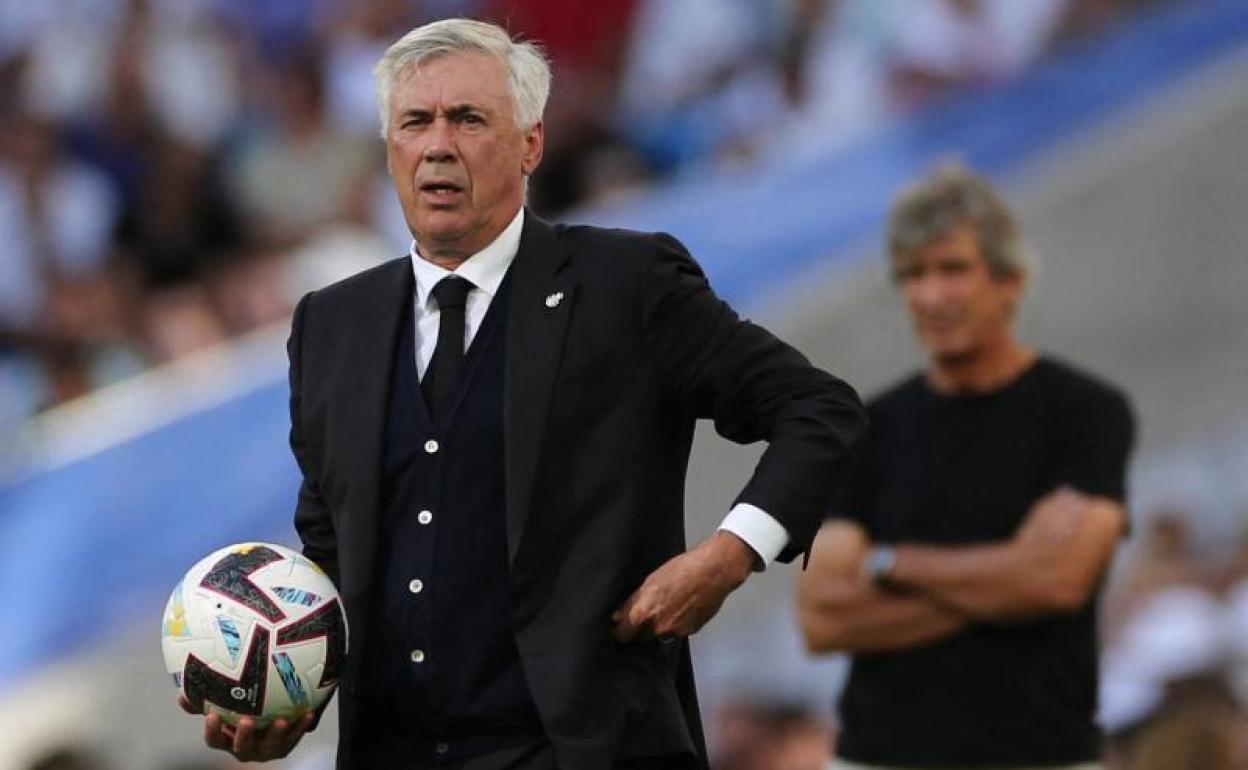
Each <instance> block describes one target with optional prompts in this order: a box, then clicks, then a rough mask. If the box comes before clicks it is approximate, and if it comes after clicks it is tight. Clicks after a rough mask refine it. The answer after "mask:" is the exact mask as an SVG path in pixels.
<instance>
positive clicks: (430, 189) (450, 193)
mask: <svg viewBox="0 0 1248 770" xmlns="http://www.w3.org/2000/svg"><path fill="white" fill-rule="evenodd" d="M417 189H419V190H420V194H421V197H423V198H425V199H427V200H429V201H431V202H433V203H449V202H451V201H452V200H454V199H455V198H456V197H458V196H459V195H461V194H462V193H463V192H464V188H463V185H460V184H457V183H455V182H452V181H451V180H449V179H431V180H428V181H425V182H421V183H420V186H419V187H418V188H417Z"/></svg>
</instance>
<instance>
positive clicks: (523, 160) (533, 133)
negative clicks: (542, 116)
mask: <svg viewBox="0 0 1248 770" xmlns="http://www.w3.org/2000/svg"><path fill="white" fill-rule="evenodd" d="M545 145H546V124H544V123H543V122H542V121H540V120H539V121H537V123H535V124H534V125H533V127H532V128H530V129H529V130H528V131H525V132H524V154H523V155H521V156H520V169H521V171H522V172H523V173H524V175H525V176H529V175H530V174H532V173H533V172H534V171H536V170H537V166H538V164H540V163H541V162H542V152H543V150H544V149H545Z"/></svg>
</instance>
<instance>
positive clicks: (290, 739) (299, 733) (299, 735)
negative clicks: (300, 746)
mask: <svg viewBox="0 0 1248 770" xmlns="http://www.w3.org/2000/svg"><path fill="white" fill-rule="evenodd" d="M314 721H316V717H315V715H314V714H313V713H312V712H311V711H309V712H308V713H306V714H304V715H303V717H302V718H301V719H299V721H297V722H295V723H294V724H293V725H291V728H290V732H289V734H287V736H286V742H287V743H288V744H289V745H290V746H291V747H293V746H294V745H295V744H297V743H298V742H299V741H301V740H302V739H303V735H304V733H306V732H307V731H308V730H311V729H312V723H313V722H314Z"/></svg>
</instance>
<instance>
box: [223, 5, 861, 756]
mask: <svg viewBox="0 0 1248 770" xmlns="http://www.w3.org/2000/svg"><path fill="white" fill-rule="evenodd" d="M375 72H376V75H377V87H378V96H379V99H380V102H381V114H382V120H383V125H384V135H385V140H386V149H387V161H388V168H389V170H390V174H391V177H392V179H393V182H394V186H395V191H396V193H397V194H398V197H399V200H400V202H401V204H402V207H403V211H404V214H405V216H406V219H407V223H408V225H409V227H410V229H411V232H412V235H413V237H414V239H415V241H414V243H413V246H412V250H411V254H410V255H409V256H405V257H402V258H400V259H396V260H392V261H391V262H389V263H387V264H384V265H382V266H380V267H378V268H374V269H372V270H369V271H366V272H364V273H361V274H359V275H357V276H354V277H352V278H350V279H347V280H346V281H343V282H340V283H338V284H335V285H333V286H330V287H328V288H325V289H322V290H320V291H317V292H313V293H312V294H310V295H308V296H307V297H305V298H304V299H303V301H302V302H301V303H300V304H299V307H298V308H297V309H296V311H295V317H294V328H293V331H292V333H291V338H290V343H289V353H290V377H291V422H292V426H291V445H292V448H293V450H294V454H295V457H296V459H297V461H298V463H299V466H300V469H301V470H302V472H303V484H302V487H301V489H300V493H299V502H298V507H297V510H296V513H295V525H296V528H297V529H298V530H299V534H300V537H301V538H302V540H303V543H304V552H305V553H306V555H307V556H308V557H309V558H311V559H313V560H314V561H316V562H317V563H318V564H320V565H321V566H323V567H324V568H325V570H326V571H327V572H328V573H329V574H330V575H331V576H332V577H333V578H334V581H335V583H336V584H337V585H338V587H339V589H340V591H341V592H342V596H343V599H344V604H345V606H346V608H347V613H348V618H349V623H350V628H351V647H350V652H349V654H348V661H347V664H346V671H345V672H344V674H343V677H342V680H341V688H340V691H339V695H340V699H339V715H340V724H341V738H340V742H339V758H338V763H339V767H343V768H377V769H378V770H392V769H393V768H400V767H401V768H423V767H439V768H444V767H451V768H459V769H460V770H504V769H507V770H522V769H527V770H554V769H555V768H564V769H565V770H598V769H601V770H623V769H625V768H632V769H636V770H640V769H641V768H645V770H662V769H665V768H667V769H676V768H705V767H706V749H705V746H704V741H703V738H702V729H701V724H700V721H699V716H698V706H697V701H696V697H695V695H694V690H693V681H692V667H691V664H690V660H689V649H688V645H687V643H686V641H685V637H687V636H688V635H690V634H692V633H694V632H695V631H697V630H698V629H699V628H700V627H701V626H702V625H703V624H704V623H706V622H707V621H708V620H709V619H710V618H711V617H712V616H713V615H714V614H715V613H716V612H717V611H718V609H719V607H720V605H721V604H722V602H723V601H724V599H725V598H726V597H727V595H728V594H729V593H730V592H731V591H732V590H734V589H735V588H736V587H737V586H738V585H740V584H741V583H742V582H744V580H745V579H746V577H747V576H748V575H749V573H750V572H751V570H752V569H756V568H761V567H762V566H763V565H765V564H766V563H768V562H770V561H771V560H773V559H776V558H781V559H784V560H789V559H792V558H793V557H795V556H796V555H798V554H800V553H802V552H804V551H806V550H807V547H808V546H809V543H810V541H811V540H812V539H813V537H814V533H815V531H816V530H817V528H818V526H819V521H820V519H821V517H822V515H823V512H824V511H825V510H826V506H827V505H828V503H829V501H830V499H831V494H832V484H833V483H834V480H835V478H836V475H837V474H836V471H837V470H838V469H839V468H840V466H841V465H842V461H843V459H844V458H845V457H846V455H847V452H848V451H849V449H850V447H851V446H852V445H853V444H854V443H855V442H856V440H857V438H858V436H859V435H860V434H861V432H862V430H863V427H864V424H863V416H862V412H861V407H860V405H859V403H858V400H857V396H856V395H855V394H854V392H853V390H852V389H851V388H849V387H848V386H847V385H845V384H844V383H842V382H840V381H838V380H836V379H835V378H833V377H831V376H829V375H827V374H825V373H824V372H821V371H819V370H817V369H815V368H813V367H812V366H811V365H810V364H809V362H808V361H806V359H805V358H804V357H803V356H802V355H801V354H799V353H798V352H797V351H795V350H794V349H792V348H791V347H789V346H787V345H785V344H784V343H782V342H780V341H779V340H777V339H776V338H775V337H773V336H771V335H770V334H769V333H767V332H766V331H765V330H763V329H761V328H760V327H758V326H755V325H753V324H750V323H748V322H745V321H742V320H740V319H739V318H738V317H737V315H736V314H735V313H734V312H733V311H732V310H731V309H730V308H728V307H727V306H726V305H725V304H724V303H723V302H721V301H720V300H719V299H718V298H717V297H715V295H714V294H713V292H712V291H711V290H710V287H709V285H708V284H707V282H706V279H705V277H704V276H703V275H702V272H701V270H700V269H699V268H698V267H697V265H696V264H695V263H694V262H693V260H692V259H691V258H690V257H689V255H688V254H687V253H686V252H685V251H684V249H683V248H682V247H681V246H680V244H679V243H677V242H676V241H675V240H674V239H672V238H670V237H667V236H663V235H649V234H641V233H630V232H624V231H606V230H600V229H596V228H588V227H579V228H578V227H562V226H552V225H550V224H548V223H546V222H544V221H542V220H540V219H538V218H537V217H536V216H533V215H532V214H530V213H528V212H527V211H526V210H525V208H524V199H525V191H526V187H527V180H528V178H529V176H530V175H531V174H532V173H533V172H534V171H535V170H536V168H537V166H538V164H539V162H540V161H541V158H542V152H543V146H544V137H545V129H544V124H543V122H542V110H543V108H544V106H545V102H546V97H547V94H548V92H549V87H550V72H549V69H548V66H547V64H546V61H545V60H544V58H543V57H542V55H541V52H540V51H539V50H537V49H536V48H535V47H534V46H532V45H530V44H527V43H514V42H513V41H512V40H511V39H510V37H509V36H508V35H507V33H506V32H505V31H504V30H502V29H500V28H498V27H496V26H493V25H490V24H484V23H480V22H475V21H468V20H464V19H454V20H448V21H443V22H435V23H433V24H429V25H426V26H424V27H420V28H417V29H415V30H413V31H412V32H410V33H408V34H407V35H405V36H404V37H403V38H401V39H400V40H399V41H398V42H396V43H395V44H394V45H393V46H391V47H390V48H389V49H388V50H387V51H386V53H385V54H384V55H383V56H382V59H381V61H380V62H379V63H378V65H377V69H376V70H375ZM697 418H710V419H713V420H714V421H715V424H716V427H717V429H718V430H719V432H720V433H721V434H722V435H724V436H726V437H729V438H731V439H732V440H735V441H738V442H742V443H748V442H754V441H760V440H764V439H765V440H767V441H768V442H769V447H768V449H767V451H766V453H765V454H764V455H763V458H762V460H761V462H760V463H759V465H758V468H757V470H756V472H755V474H754V477H753V478H752V479H751V481H750V482H749V484H748V485H747V486H746V488H745V489H744V490H743V491H742V492H741V494H740V496H739V497H738V500H737V505H736V506H734V508H733V509H732V511H730V512H729V515H728V517H727V518H726V519H725V520H724V523H723V525H722V526H721V528H720V529H719V530H717V531H716V532H715V533H714V534H713V535H711V536H710V537H708V538H707V539H705V540H704V541H702V542H701V543H700V544H698V545H697V546H695V547H694V548H692V549H689V550H688V551H686V550H685V545H684V518H683V502H682V501H683V495H684V471H685V466H686V464H687V462H688V457H689V451H690V445H691V442H692V438H693V428H694V421H695V420H696V419H697ZM310 726H311V717H310V716H309V717H307V718H305V719H303V720H301V721H299V722H298V723H296V724H288V723H286V721H285V720H279V721H277V722H275V723H274V725H272V726H270V727H269V728H268V729H267V730H264V731H260V730H258V729H256V728H255V725H254V723H253V721H252V720H250V719H243V720H242V721H241V722H240V724H239V726H238V727H237V729H234V728H230V727H228V726H226V725H224V724H223V723H222V722H221V721H220V720H219V719H218V718H217V717H215V716H211V715H210V716H208V717H207V718H206V721H205V730H206V741H207V743H208V745H210V746H212V747H215V748H219V749H224V750H228V751H230V752H231V753H233V754H234V755H235V756H236V757H238V758H240V759H244V760H265V759H272V758H275V757H280V756H284V755H285V754H286V753H287V752H289V751H290V750H291V749H292V748H293V746H294V745H295V743H297V742H298V740H299V739H300V738H301V736H302V734H303V733H304V731H305V730H307V729H308V728H309V727H310Z"/></svg>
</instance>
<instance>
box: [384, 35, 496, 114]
mask: <svg viewBox="0 0 1248 770" xmlns="http://www.w3.org/2000/svg"><path fill="white" fill-rule="evenodd" d="M392 104H393V107H394V108H395V109H412V108H414V107H423V108H429V107H434V106H441V107H447V106H451V105H459V106H462V105H475V106H479V107H483V108H486V109H489V110H491V111H494V112H503V113H507V114H510V113H512V112H514V111H515V99H514V98H513V96H512V93H511V84H510V82H509V81H508V78H507V70H506V68H505V67H504V66H503V63H502V62H501V61H499V59H498V57H496V56H493V55H491V54H488V53H478V52H470V51H463V52H461V51H456V52H447V53H434V54H430V55H429V56H426V57H424V58H423V59H419V60H417V61H413V62H411V63H410V64H408V65H406V66H405V67H404V68H403V69H402V70H400V71H399V73H398V75H397V76H396V77H395V81H394V92H393V99H392Z"/></svg>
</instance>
